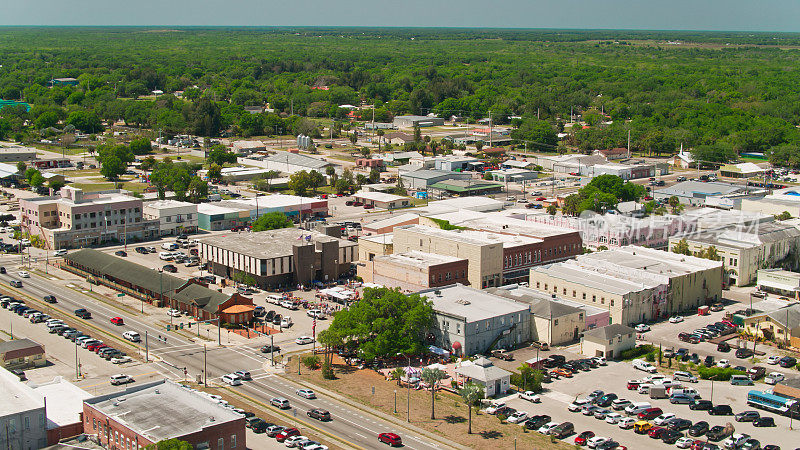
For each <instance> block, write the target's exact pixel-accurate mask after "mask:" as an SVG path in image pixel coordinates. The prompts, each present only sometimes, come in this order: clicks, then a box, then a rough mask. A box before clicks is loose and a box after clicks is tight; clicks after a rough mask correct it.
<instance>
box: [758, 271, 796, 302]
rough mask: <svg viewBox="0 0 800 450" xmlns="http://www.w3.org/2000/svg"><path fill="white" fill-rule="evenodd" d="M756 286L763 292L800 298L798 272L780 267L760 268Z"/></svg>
mask: <svg viewBox="0 0 800 450" xmlns="http://www.w3.org/2000/svg"><path fill="white" fill-rule="evenodd" d="M756 286H758V289H759V290H760V291H763V292H772V293H775V294H778V295H785V296H787V297H789V298H793V299H795V300H800V273H797V272H790V271H788V270H781V269H760V270H759V271H758V278H757V281H756Z"/></svg>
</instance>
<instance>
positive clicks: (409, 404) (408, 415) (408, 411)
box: [397, 353, 411, 423]
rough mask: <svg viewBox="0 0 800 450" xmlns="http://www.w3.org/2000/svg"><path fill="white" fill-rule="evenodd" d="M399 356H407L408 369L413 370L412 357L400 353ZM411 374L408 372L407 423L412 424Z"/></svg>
mask: <svg viewBox="0 0 800 450" xmlns="http://www.w3.org/2000/svg"><path fill="white" fill-rule="evenodd" d="M397 356H405V357H406V359H407V360H408V368H409V369H410V368H411V357H410V356H407V355H406V354H404V353H398V354H397ZM408 377H409V374H408V372H406V388H407V394H406V422H409V423H411V383H410V382H409V378H408Z"/></svg>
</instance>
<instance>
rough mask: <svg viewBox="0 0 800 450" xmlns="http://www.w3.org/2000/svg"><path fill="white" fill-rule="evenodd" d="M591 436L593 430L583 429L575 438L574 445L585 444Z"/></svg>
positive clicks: (592, 435)
mask: <svg viewBox="0 0 800 450" xmlns="http://www.w3.org/2000/svg"><path fill="white" fill-rule="evenodd" d="M593 437H594V432H593V431H584V432H583V433H581V434H579V435H578V436H577V437H576V438H575V445H586V442H587V441H588V440H589V439H591V438H593Z"/></svg>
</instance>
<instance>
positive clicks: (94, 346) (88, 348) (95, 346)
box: [86, 342, 103, 351]
mask: <svg viewBox="0 0 800 450" xmlns="http://www.w3.org/2000/svg"><path fill="white" fill-rule="evenodd" d="M101 345H103V344H102V343H100V342H96V343H94V344H89V345H87V346H86V350H91V351H94V350H95V349H96V348H97V347H99V346H101Z"/></svg>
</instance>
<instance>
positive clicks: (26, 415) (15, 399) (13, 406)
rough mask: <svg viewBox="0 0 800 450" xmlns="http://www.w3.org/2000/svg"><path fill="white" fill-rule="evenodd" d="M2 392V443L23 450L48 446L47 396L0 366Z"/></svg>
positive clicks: (7, 446) (0, 428) (3, 445)
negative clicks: (38, 392) (45, 398)
mask: <svg viewBox="0 0 800 450" xmlns="http://www.w3.org/2000/svg"><path fill="white" fill-rule="evenodd" d="M0 392H2V393H3V395H2V399H3V400H2V401H0V430H2V433H0V446H2V447H3V448H5V449H21V450H35V449H40V448H45V447H47V445H48V442H47V407H46V405H45V400H44V397H42V396H41V395H39V394H37V393H36V392H34V390H33V388H31V387H30V386H28V385H27V384H25V383H23V382H21V381H20V379H19V378H18V377H17V376H16V375H14V374H13V373H11V372H9V371H8V370H5V369H3V368H0ZM25 424H27V426H26V425H25Z"/></svg>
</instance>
